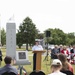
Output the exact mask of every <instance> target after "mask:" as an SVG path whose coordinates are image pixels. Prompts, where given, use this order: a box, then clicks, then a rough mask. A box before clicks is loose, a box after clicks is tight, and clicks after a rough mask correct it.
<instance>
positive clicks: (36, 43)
mask: <svg viewBox="0 0 75 75" xmlns="http://www.w3.org/2000/svg"><path fill="white" fill-rule="evenodd" d="M40 50H43V47H42V46H41V45H39V40H35V45H34V46H33V47H32V51H40ZM34 70H36V53H34V54H33V71H34Z"/></svg>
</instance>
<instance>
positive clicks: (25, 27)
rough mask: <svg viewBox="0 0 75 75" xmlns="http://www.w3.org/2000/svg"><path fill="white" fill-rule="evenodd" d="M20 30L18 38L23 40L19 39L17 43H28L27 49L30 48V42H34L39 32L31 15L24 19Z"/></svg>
mask: <svg viewBox="0 0 75 75" xmlns="http://www.w3.org/2000/svg"><path fill="white" fill-rule="evenodd" d="M18 31H19V32H18V33H17V39H18V41H20V40H21V42H18V41H17V44H20V43H21V44H24V43H26V50H28V44H33V43H34V41H35V38H36V36H37V34H38V30H37V29H36V26H35V24H34V23H33V22H32V20H31V19H30V18H29V17H26V18H25V19H24V20H23V22H22V24H21V25H20V26H19V30H18ZM19 36H20V37H19ZM19 39H20V40H19Z"/></svg>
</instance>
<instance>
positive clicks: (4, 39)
mask: <svg viewBox="0 0 75 75" xmlns="http://www.w3.org/2000/svg"><path fill="white" fill-rule="evenodd" d="M1 44H2V46H3V45H5V44H6V32H5V30H4V28H2V30H1Z"/></svg>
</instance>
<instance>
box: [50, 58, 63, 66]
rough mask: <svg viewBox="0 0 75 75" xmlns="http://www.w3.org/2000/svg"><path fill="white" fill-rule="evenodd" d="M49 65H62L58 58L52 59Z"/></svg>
mask: <svg viewBox="0 0 75 75" xmlns="http://www.w3.org/2000/svg"><path fill="white" fill-rule="evenodd" d="M51 65H62V63H61V61H60V60H59V59H54V60H53V62H52V64H51Z"/></svg>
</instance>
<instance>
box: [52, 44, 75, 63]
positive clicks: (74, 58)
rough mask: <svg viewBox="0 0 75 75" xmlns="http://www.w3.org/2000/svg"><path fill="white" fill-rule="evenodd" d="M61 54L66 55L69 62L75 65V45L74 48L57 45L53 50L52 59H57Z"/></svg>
mask: <svg viewBox="0 0 75 75" xmlns="http://www.w3.org/2000/svg"><path fill="white" fill-rule="evenodd" d="M59 53H62V54H65V55H66V57H67V60H68V62H70V63H71V64H75V45H73V46H63V45H60V46H58V45H55V47H54V48H53V49H51V58H52V59H57V57H58V54H59Z"/></svg>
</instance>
